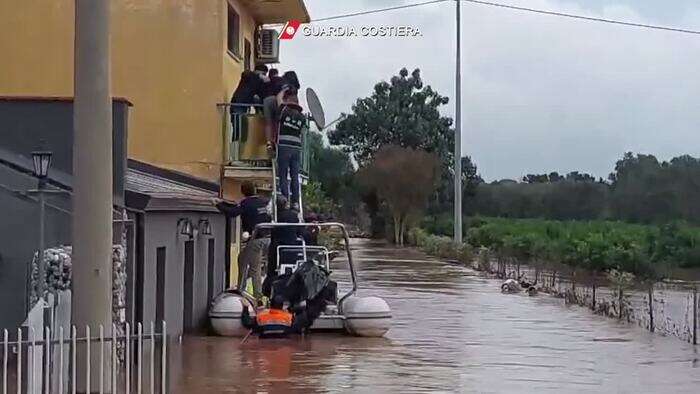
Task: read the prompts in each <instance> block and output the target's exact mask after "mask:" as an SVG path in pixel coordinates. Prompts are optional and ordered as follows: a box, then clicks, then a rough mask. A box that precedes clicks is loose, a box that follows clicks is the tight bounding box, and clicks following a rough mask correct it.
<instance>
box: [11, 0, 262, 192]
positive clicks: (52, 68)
mask: <svg viewBox="0 0 700 394" xmlns="http://www.w3.org/2000/svg"><path fill="white" fill-rule="evenodd" d="M228 2H229V3H231V4H232V5H233V6H234V8H235V9H236V10H237V11H238V13H239V15H240V20H241V36H242V37H241V42H240V48H241V57H243V50H244V44H243V43H244V41H243V38H247V39H248V40H249V41H250V42H251V44H252V45H253V51H254V40H253V38H254V30H255V21H254V20H253V18H252V16H251V15H250V13H249V12H247V10H246V9H244V8H243V7H242V6H241V5H240V3H239V1H238V0H228ZM111 4H112V21H111V22H112V33H111V45H112V48H111V49H112V94H113V96H120V97H125V98H127V99H128V100H129V101H131V102H132V103H133V104H134V107H133V108H132V110H131V111H130V119H129V157H131V158H134V159H137V160H141V161H145V162H148V163H151V164H154V165H158V166H162V167H166V168H170V169H174V170H178V171H182V172H186V173H189V174H191V175H194V176H197V177H201V178H205V179H208V180H212V181H219V180H220V174H221V164H222V162H223V159H224V142H225V141H226V140H227V136H226V134H225V133H227V132H229V130H230V126H229V125H228V124H227V123H228V122H224V118H223V114H224V110H223V109H222V108H217V106H216V104H217V103H221V102H228V101H229V100H230V97H231V94H232V92H233V90H234V89H235V87H236V85H237V83H238V80H239V78H240V74H241V72H242V70H243V64H242V59H235V58H234V57H232V56H231V55H230V54H228V50H227V43H226V39H227V12H228V9H227V4H228V3H227V0H138V1H136V0H113V1H112V3H111ZM74 14H75V9H74V0H22V1H0V53H2V54H3V57H5V56H6V58H4V59H3V60H2V68H1V69H0V95H21V96H73V41H74ZM253 55H254V52H253Z"/></svg>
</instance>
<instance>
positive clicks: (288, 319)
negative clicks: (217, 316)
mask: <svg viewBox="0 0 700 394" xmlns="http://www.w3.org/2000/svg"><path fill="white" fill-rule="evenodd" d="M241 319H242V321H243V325H244V326H245V327H246V328H248V329H250V330H252V331H253V332H254V333H256V334H259V335H260V336H284V335H288V334H298V333H301V331H302V327H299V326H298V325H296V324H295V320H294V315H293V314H292V313H290V312H289V311H286V310H285V309H284V298H282V297H281V296H279V295H277V296H275V297H273V298H272V300H271V301H270V308H267V309H261V310H259V311H258V312H257V313H256V315H255V318H252V317H251V316H250V313H249V311H248V307H247V306H246V307H244V308H243V315H242V316H241Z"/></svg>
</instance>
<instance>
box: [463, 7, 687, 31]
mask: <svg viewBox="0 0 700 394" xmlns="http://www.w3.org/2000/svg"><path fill="white" fill-rule="evenodd" d="M461 1H464V2H466V3H473V4H480V5H486V6H491V7H499V8H506V9H510V10H516V11H525V12H532V13H536V14H542V15H550V16H558V17H563V18H570V19H581V20H586V21H592V22H602V23H610V24H614V25H622V26H631V27H640V28H645V29H654V30H664V31H672V32H676V33H685V34H700V31H698V30H689V29H682V28H677V27H668V26H658V25H649V24H645V23H636V22H625V21H620V20H615V19H606V18H595V17H591V16H583V15H576V14H568V13H565V12H557V11H547V10H540V9H536V8H528V7H519V6H514V5H509V4H503V3H493V2H490V1H481V0H461Z"/></svg>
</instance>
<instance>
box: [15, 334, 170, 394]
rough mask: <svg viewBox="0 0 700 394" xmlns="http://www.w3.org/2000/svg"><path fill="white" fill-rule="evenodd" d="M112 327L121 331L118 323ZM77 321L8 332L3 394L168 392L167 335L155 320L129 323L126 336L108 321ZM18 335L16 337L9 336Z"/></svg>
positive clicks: (139, 393)
mask: <svg viewBox="0 0 700 394" xmlns="http://www.w3.org/2000/svg"><path fill="white" fill-rule="evenodd" d="M111 330H112V331H111V332H120V330H117V327H116V325H113V326H112V327H111ZM81 331H82V332H81V333H80V336H79V330H78V328H77V327H76V326H72V327H71V330H70V332H69V333H66V332H64V329H63V327H60V328H59V329H58V330H57V332H52V331H51V329H50V328H48V327H46V328H45V330H44V332H43V333H37V332H36V331H35V330H34V329H33V328H29V329H26V328H24V329H23V328H19V329H17V332H16V334H15V333H12V332H9V331H8V330H4V331H3V337H2V382H1V384H2V387H1V389H2V394H9V393H17V394H21V393H31V394H42V393H43V394H50V393H51V394H54V393H57V394H63V393H77V392H92V393H101V394H102V393H126V394H130V393H137V394H141V393H167V392H168V350H167V349H168V335H167V331H166V324H165V322H162V323H161V327H160V331H159V332H157V331H156V326H155V324H154V323H151V324H150V325H149V327H148V329H147V330H144V327H143V325H142V324H140V323H139V324H137V325H136V327H135V329H134V328H132V327H130V326H129V324H126V327H125V330H123V332H124V335H123V336H119V335H115V336H111V334H110V335H108V336H106V335H105V329H104V326H102V325H100V326H99V327H98V329H97V330H96V331H95V330H92V329H91V328H90V327H85V328H84V329H83V330H81ZM11 335H12V336H14V335H16V337H15V338H12V340H11V338H10V336H11Z"/></svg>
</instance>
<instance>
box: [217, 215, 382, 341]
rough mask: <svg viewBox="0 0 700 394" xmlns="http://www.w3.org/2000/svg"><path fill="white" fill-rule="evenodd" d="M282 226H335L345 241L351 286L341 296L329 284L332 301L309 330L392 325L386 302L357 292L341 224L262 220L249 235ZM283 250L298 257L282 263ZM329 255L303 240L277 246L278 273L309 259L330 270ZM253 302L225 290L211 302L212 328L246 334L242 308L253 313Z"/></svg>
mask: <svg viewBox="0 0 700 394" xmlns="http://www.w3.org/2000/svg"><path fill="white" fill-rule="evenodd" d="M283 226H293V227H310V226H318V227H321V228H336V229H340V230H341V232H342V234H343V238H344V240H345V253H346V254H347V261H348V266H349V267H348V268H349V271H350V277H351V282H352V283H351V288H350V290H349V291H348V292H346V293H345V294H343V295H342V296H340V294H338V289H337V286H333V287H329V288H330V289H332V290H331V291H333V292H335V294H333V296H332V297H329V299H332V300H333V301H330V302H326V303H325V305H324V306H323V309H322V311H321V313H320V316H318V317H317V318H316V319H314V321H313V324H312V325H311V327H310V331H326V332H328V331H330V332H339V333H346V334H350V335H354V336H361V337H381V336H384V334H386V333H387V331H389V328H390V327H391V309H390V307H389V305H388V304H387V303H386V301H384V300H383V299H381V298H379V297H372V296H369V297H360V296H358V295H357V288H358V286H357V274H356V271H355V265H354V261H353V257H352V252H351V251H350V237H349V235H348V232H347V230H346V229H345V226H344V225H343V224H341V223H262V224H259V225H258V226H256V228H255V230H254V232H253V235H252V238H253V239H255V235H256V233H257V232H258V231H260V230H263V229H273V228H276V227H283ZM285 252H287V253H289V252H292V253H296V254H297V255H298V258H297V259H293V260H292V262H291V263H290V262H289V259H287V260H286V261H284V263H283V260H281V259H280V256H281V255H282V254H283V253H285ZM329 256H331V252H330V251H328V250H327V249H326V248H325V247H321V246H311V245H305V244H303V241H302V243H301V244H300V245H280V246H278V248H277V257H278V260H277V261H279V264H278V271H277V272H278V274H279V275H289V274H292V273H295V272H298V271H299V270H302V269H303V268H304V267H303V265H304V263H308V262H310V261H311V262H313V263H314V264H317V265H319V266H320V267H322V268H323V269H324V270H325V272H328V273H330V257H329ZM273 291H274V290H273ZM255 305H256V301H255V299H254V298H253V296H252V295H250V294H248V293H247V292H245V291H239V290H235V289H231V290H227V291H224V292H223V293H221V294H219V295H218V296H217V297H216V298H215V299H214V300H213V301H212V305H211V308H210V311H209V319H210V322H211V327H212V329H213V330H214V332H215V333H216V334H217V335H221V336H230V337H244V336H246V335H247V334H248V333H249V331H250V330H249V329H248V328H246V327H245V326H244V324H243V319H242V318H243V314H244V312H243V311H244V308H247V309H248V310H249V311H250V315H251V316H253V314H254V313H255V310H256V309H255V307H254V306H255Z"/></svg>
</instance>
